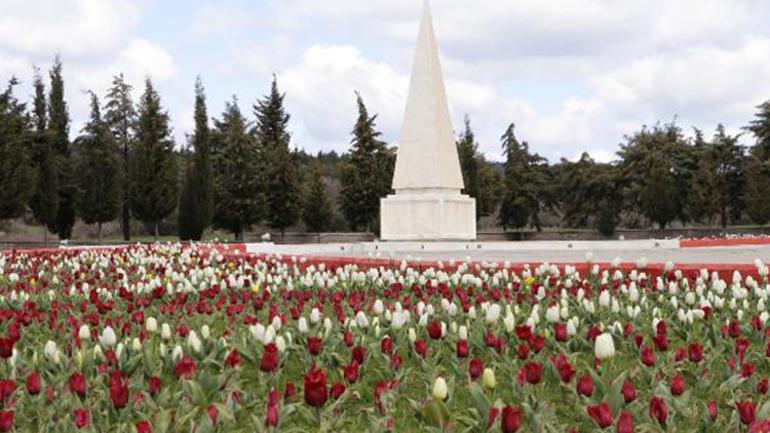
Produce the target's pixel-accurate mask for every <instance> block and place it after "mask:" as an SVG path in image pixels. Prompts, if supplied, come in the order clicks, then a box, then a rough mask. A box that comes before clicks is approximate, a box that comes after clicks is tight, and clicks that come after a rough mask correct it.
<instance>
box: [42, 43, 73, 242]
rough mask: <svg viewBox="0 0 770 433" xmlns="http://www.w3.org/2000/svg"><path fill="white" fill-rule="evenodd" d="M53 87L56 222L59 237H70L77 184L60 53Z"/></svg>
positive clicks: (53, 70) (51, 114)
mask: <svg viewBox="0 0 770 433" xmlns="http://www.w3.org/2000/svg"><path fill="white" fill-rule="evenodd" d="M50 78H51V90H50V93H49V95H48V127H49V129H50V130H51V140H52V143H51V144H52V146H51V147H52V148H53V150H54V151H55V153H56V159H57V161H58V166H59V167H58V168H59V170H58V177H59V206H58V208H57V212H56V220H55V221H54V226H53V227H51V228H52V229H53V231H55V232H56V234H58V235H59V239H69V238H70V236H72V227H73V226H74V225H75V205H76V200H77V197H76V188H75V176H74V173H73V170H72V168H73V165H72V155H71V152H70V141H69V123H70V118H69V111H68V109H67V102H66V101H65V100H64V78H63V77H62V63H61V59H60V58H59V56H56V58H55V59H54V63H53V67H52V68H51V72H50Z"/></svg>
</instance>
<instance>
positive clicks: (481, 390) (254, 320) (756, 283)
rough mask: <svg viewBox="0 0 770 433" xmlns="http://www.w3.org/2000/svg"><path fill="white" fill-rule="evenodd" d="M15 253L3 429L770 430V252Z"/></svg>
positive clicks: (169, 248)
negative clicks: (693, 259) (520, 260)
mask: <svg viewBox="0 0 770 433" xmlns="http://www.w3.org/2000/svg"><path fill="white" fill-rule="evenodd" d="M751 269H752V271H751V272H746V271H745V270H744V272H743V274H741V273H740V272H737V271H736V272H732V271H729V270H728V271H725V269H721V270H720V272H719V273H717V272H711V271H710V270H708V269H703V270H700V271H696V272H682V271H681V270H678V269H677V266H676V265H673V264H666V265H661V266H660V267H658V268H655V269H653V268H652V267H650V266H648V265H647V264H646V263H639V264H638V266H637V268H633V266H631V267H628V266H621V265H620V264H618V263H614V264H593V263H583V264H582V265H581V266H579V269H578V267H575V266H569V265H563V266H555V265H548V264H538V265H531V266H522V265H517V266H513V265H511V264H504V263H497V264H494V263H467V262H456V263H452V262H446V263H440V262H437V263H434V264H431V265H426V264H420V263H408V262H398V261H392V262H390V265H388V266H385V265H382V264H380V265H379V266H376V265H371V264H365V263H358V264H345V263H343V262H340V261H335V262H328V263H325V262H324V261H323V260H309V259H308V260H306V259H303V258H296V257H279V256H265V255H262V256H257V255H248V254H244V253H236V252H232V251H226V250H222V249H219V248H217V247H216V246H212V245H204V246H196V247H190V246H183V245H181V244H167V245H156V246H132V247H123V248H115V249H103V250H66V249H65V250H50V251H32V252H26V253H25V252H24V251H6V252H2V253H0V320H1V322H0V358H1V359H0V400H2V407H1V408H0V409H2V410H0V432H8V431H17V432H74V431H88V432H126V433H132V432H140V433H146V432H155V433H165V432H180V433H181V432H185V433H191V432H195V433H202V432H262V431H285V432H311V431H313V432H314V431H325V432H364V431H372V432H385V431H394V432H416V431H436V432H439V431H447V432H449V431H451V432H486V431H490V432H501V431H502V432H506V433H508V432H516V431H522V432H593V431H608V432H610V431H611V432H620V433H629V432H770V402H769V401H768V398H767V393H768V390H770V381H769V379H770V363H769V362H768V359H769V358H768V357H770V323H767V321H768V318H770V314H769V313H768V312H767V311H766V309H767V305H766V304H767V302H768V299H767V298H768V295H770V285H768V283H769V282H768V278H767V276H768V268H767V266H766V265H765V264H764V263H762V262H761V261H757V262H756V263H755V264H754V265H753V266H752V267H751Z"/></svg>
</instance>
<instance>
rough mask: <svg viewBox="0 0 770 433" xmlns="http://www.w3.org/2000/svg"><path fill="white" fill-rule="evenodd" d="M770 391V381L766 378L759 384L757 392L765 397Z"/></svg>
mask: <svg viewBox="0 0 770 433" xmlns="http://www.w3.org/2000/svg"><path fill="white" fill-rule="evenodd" d="M768 389H770V381H768V380H767V378H764V379H762V380H760V381H759V382H757V392H758V393H759V394H762V395H765V394H767V391H768Z"/></svg>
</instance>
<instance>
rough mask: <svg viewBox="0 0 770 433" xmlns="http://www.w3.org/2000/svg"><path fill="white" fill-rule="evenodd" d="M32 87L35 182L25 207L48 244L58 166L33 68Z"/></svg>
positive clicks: (55, 209)
mask: <svg viewBox="0 0 770 433" xmlns="http://www.w3.org/2000/svg"><path fill="white" fill-rule="evenodd" d="M34 88H35V97H34V101H33V120H34V131H33V132H32V142H33V143H32V154H33V156H32V162H33V167H34V172H35V185H34V191H33V193H32V198H31V199H30V202H29V207H30V208H31V209H32V214H33V216H34V217H35V221H37V222H38V223H39V224H40V225H41V226H42V227H43V242H44V245H48V231H49V228H51V227H55V222H56V215H57V213H58V209H59V174H58V171H59V166H58V163H57V158H56V153H55V151H54V149H52V146H51V142H52V139H51V138H52V137H51V134H50V133H49V130H48V116H47V106H46V105H47V104H46V96H45V84H43V79H42V77H41V76H40V71H39V70H38V69H37V68H35V78H34Z"/></svg>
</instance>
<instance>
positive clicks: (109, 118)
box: [104, 74, 136, 241]
mask: <svg viewBox="0 0 770 433" xmlns="http://www.w3.org/2000/svg"><path fill="white" fill-rule="evenodd" d="M104 108H105V113H104V120H105V122H106V123H107V127H108V128H109V130H110V132H111V133H112V138H113V141H114V142H115V144H116V146H117V151H118V152H119V154H120V158H119V159H120V170H121V177H120V178H121V188H120V189H121V191H122V192H123V203H122V204H121V208H122V209H121V229H122V231H123V240H126V241H128V240H130V239H131V197H132V193H131V186H130V182H131V176H130V174H129V169H130V167H131V165H130V160H131V149H132V147H133V143H134V136H133V129H134V127H135V124H136V110H135V109H134V103H133V102H132V100H131V86H130V85H129V84H128V83H126V81H125V79H124V78H123V74H119V75H116V76H114V77H113V78H112V87H110V89H109V90H108V91H107V99H106V102H105V105H104Z"/></svg>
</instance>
